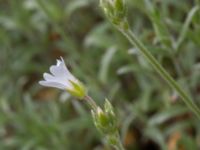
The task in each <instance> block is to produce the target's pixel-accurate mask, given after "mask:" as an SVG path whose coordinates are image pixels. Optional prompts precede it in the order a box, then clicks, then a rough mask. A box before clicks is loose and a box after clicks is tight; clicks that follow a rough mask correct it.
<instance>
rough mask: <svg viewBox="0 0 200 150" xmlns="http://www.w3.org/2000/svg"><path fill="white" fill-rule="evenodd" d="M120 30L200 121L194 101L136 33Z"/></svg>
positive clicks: (199, 113)
mask: <svg viewBox="0 0 200 150" xmlns="http://www.w3.org/2000/svg"><path fill="white" fill-rule="evenodd" d="M118 29H119V30H120V31H121V32H122V33H123V34H124V35H125V36H126V37H127V39H128V40H129V41H130V42H131V44H133V45H134V46H135V47H137V48H138V50H139V51H140V52H141V53H142V55H143V56H144V57H145V58H146V59H147V60H148V61H149V63H150V64H151V65H152V66H153V67H154V69H155V70H156V71H157V72H158V73H159V74H160V75H161V77H162V78H163V79H164V80H165V81H166V82H167V83H168V84H169V85H170V86H171V87H172V88H174V89H175V90H176V91H177V93H178V94H179V95H180V97H181V98H182V100H183V101H184V103H185V104H186V105H187V106H188V107H189V108H190V109H191V111H192V112H193V113H194V114H196V116H197V117H198V118H199V119H200V110H199V108H198V107H197V105H196V104H195V103H194V102H193V100H192V99H191V98H190V97H189V96H188V95H187V94H186V92H185V91H184V90H183V88H182V87H180V85H179V84H178V83H177V82H176V81H175V80H174V79H173V78H172V77H171V76H170V74H169V73H168V72H167V71H166V70H165V69H164V68H163V67H162V66H161V65H160V63H159V62H158V61H157V60H156V59H155V57H154V56H153V55H152V54H151V53H150V52H149V50H148V49H147V48H146V47H145V46H144V45H143V43H141V42H140V41H139V40H138V39H137V37H136V36H135V35H134V33H133V32H132V31H131V30H130V29H129V28H128V29H121V28H120V27H118Z"/></svg>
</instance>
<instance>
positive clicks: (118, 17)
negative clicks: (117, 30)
mask: <svg viewBox="0 0 200 150" xmlns="http://www.w3.org/2000/svg"><path fill="white" fill-rule="evenodd" d="M100 6H101V8H102V9H103V11H104V13H105V15H106V16H107V17H108V19H109V20H110V21H111V22H112V23H113V24H114V25H116V26H122V27H123V28H126V27H127V26H128V24H127V21H126V6H125V2H124V0H100Z"/></svg>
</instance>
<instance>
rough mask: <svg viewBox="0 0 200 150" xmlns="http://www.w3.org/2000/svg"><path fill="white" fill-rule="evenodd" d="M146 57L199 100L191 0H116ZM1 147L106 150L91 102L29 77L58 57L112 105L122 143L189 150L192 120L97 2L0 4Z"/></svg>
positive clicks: (198, 23)
mask: <svg viewBox="0 0 200 150" xmlns="http://www.w3.org/2000/svg"><path fill="white" fill-rule="evenodd" d="M125 1H126V3H127V6H128V8H127V10H128V21H129V22H130V28H131V30H132V31H133V32H134V33H135V34H136V36H137V38H138V39H140V40H141V41H142V42H143V43H144V44H145V46H146V47H147V48H148V49H149V50H150V52H151V54H153V56H155V58H156V59H157V60H158V61H159V63H160V64H162V66H163V67H164V68H165V69H166V70H167V71H168V72H169V74H170V75H172V77H173V78H174V79H175V80H176V81H177V82H178V83H179V84H180V85H181V87H182V88H183V89H184V90H185V91H187V94H188V95H190V97H191V98H192V99H193V100H194V103H195V104H196V105H197V106H200V103H199V102H200V1H199V0H163V1H161V0H160V1H159V0H151V1H150V0H125ZM0 8H1V9H0V43H1V47H0V149H2V150H16V149H17V150H93V149H95V150H96V149H97V150H111V148H110V147H108V146H107V145H106V144H104V143H105V141H104V140H103V139H102V136H101V134H99V132H98V131H97V129H96V128H95V126H94V124H93V121H92V116H91V114H90V109H89V108H88V106H87V105H86V104H85V103H84V101H77V100H76V99H75V98H73V97H70V96H69V95H68V94H67V93H66V92H64V91H60V90H57V89H53V88H44V87H42V86H40V85H39V84H38V81H39V80H42V78H43V77H42V74H43V73H44V72H48V69H49V66H50V65H52V64H55V63H56V59H57V58H60V56H62V57H63V58H64V59H65V62H66V63H67V66H68V67H69V68H70V70H71V72H72V73H73V74H74V75H75V76H76V77H77V78H78V79H80V81H83V83H84V85H86V86H87V87H88V91H89V95H91V96H92V97H93V98H94V100H95V101H96V103H97V104H98V105H100V106H103V104H104V102H105V101H104V98H105V97H107V98H108V99H109V100H110V101H111V103H112V105H113V106H114V108H115V111H116V116H118V126H119V129H120V134H121V137H122V141H123V143H124V146H125V147H126V149H127V150H147V149H148V150H149V149H152V150H180V149H181V150H182V149H184V150H190V149H191V150H198V149H200V142H199V139H200V126H199V123H200V121H199V120H198V118H196V116H195V115H194V114H193V113H192V112H191V110H189V109H188V108H187V106H186V105H185V104H184V103H183V102H182V101H181V98H180V97H179V96H178V93H176V92H175V91H174V89H171V87H169V85H168V84H167V83H166V82H165V81H164V80H163V79H162V78H161V77H160V76H159V75H158V74H157V73H156V71H155V70H154V68H152V66H151V65H150V64H149V63H148V62H147V61H146V60H145V59H144V58H143V56H142V55H140V53H139V52H138V50H137V49H136V48H135V47H133V46H132V45H131V44H130V43H129V42H128V40H127V39H126V38H125V37H124V36H123V35H122V34H121V33H120V32H119V31H118V30H117V29H116V28H114V27H113V26H112V24H111V23H110V22H109V21H108V19H107V18H106V17H105V16H104V14H103V12H102V10H101V9H100V7H99V2H98V0H96V1H94V0H48V1H46V0H9V1H0Z"/></svg>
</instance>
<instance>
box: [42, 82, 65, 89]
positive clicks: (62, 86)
mask: <svg viewBox="0 0 200 150" xmlns="http://www.w3.org/2000/svg"><path fill="white" fill-rule="evenodd" d="M39 84H40V85H43V86H46V87H55V88H59V89H62V90H65V85H63V84H61V83H57V82H51V81H39Z"/></svg>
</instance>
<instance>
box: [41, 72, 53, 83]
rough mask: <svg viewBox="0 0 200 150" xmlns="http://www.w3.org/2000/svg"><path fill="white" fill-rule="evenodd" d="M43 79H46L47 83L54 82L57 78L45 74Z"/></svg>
mask: <svg viewBox="0 0 200 150" xmlns="http://www.w3.org/2000/svg"><path fill="white" fill-rule="evenodd" d="M43 77H44V79H45V80H47V81H50V80H54V79H55V77H54V76H52V75H51V74H49V73H44V74H43Z"/></svg>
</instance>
